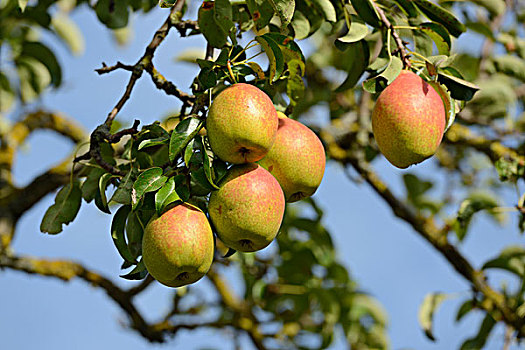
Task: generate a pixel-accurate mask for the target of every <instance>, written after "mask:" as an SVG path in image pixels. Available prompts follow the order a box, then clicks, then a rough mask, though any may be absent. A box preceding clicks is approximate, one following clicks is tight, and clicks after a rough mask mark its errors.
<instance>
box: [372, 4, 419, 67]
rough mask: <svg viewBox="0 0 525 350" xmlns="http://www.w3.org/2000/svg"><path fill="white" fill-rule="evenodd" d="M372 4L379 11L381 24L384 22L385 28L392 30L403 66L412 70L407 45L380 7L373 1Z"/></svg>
mask: <svg viewBox="0 0 525 350" xmlns="http://www.w3.org/2000/svg"><path fill="white" fill-rule="evenodd" d="M372 3H373V4H374V7H375V9H376V10H377V13H378V14H379V17H380V18H381V22H383V24H384V26H385V27H386V28H387V29H390V33H391V34H392V37H393V38H394V41H395V42H396V46H397V49H398V51H399V54H400V55H401V60H402V61H403V66H404V67H405V68H410V66H411V63H410V57H409V56H408V55H407V53H406V51H405V44H404V43H403V40H402V39H401V37H400V36H399V34H398V33H397V31H396V30H395V29H394V26H393V25H392V23H390V21H389V20H388V18H387V17H386V14H385V12H384V11H383V10H382V9H381V8H380V7H379V6H377V4H375V3H374V2H373V1H372Z"/></svg>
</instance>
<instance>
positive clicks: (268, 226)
mask: <svg viewBox="0 0 525 350" xmlns="http://www.w3.org/2000/svg"><path fill="white" fill-rule="evenodd" d="M219 187H220V189H219V190H217V191H214V192H212V194H211V196H210V201H209V204H208V212H209V214H210V219H211V221H212V222H213V225H214V226H215V229H216V231H217V236H218V237H219V239H220V240H221V241H222V242H223V243H224V244H225V245H226V246H228V247H230V248H233V249H235V250H238V251H241V252H254V251H257V250H260V249H263V248H265V247H266V246H268V245H269V244H270V243H271V242H272V241H273V239H274V238H275V237H276V236H277V233H278V232H279V228H280V227H281V222H282V220H283V215H284V206H285V200H284V194H283V191H282V189H281V186H280V185H279V182H277V180H276V179H275V178H274V177H273V176H272V174H270V173H269V172H268V171H266V170H265V169H264V168H263V167H261V166H259V165H257V164H254V163H248V164H242V165H234V166H233V167H232V168H230V169H229V170H228V174H227V175H226V177H225V178H224V179H223V180H222V181H221V183H220V185H219Z"/></svg>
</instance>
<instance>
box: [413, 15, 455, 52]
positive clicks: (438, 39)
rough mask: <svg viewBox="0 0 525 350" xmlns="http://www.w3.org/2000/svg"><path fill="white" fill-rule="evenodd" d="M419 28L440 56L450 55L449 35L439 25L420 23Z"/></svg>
mask: <svg viewBox="0 0 525 350" xmlns="http://www.w3.org/2000/svg"><path fill="white" fill-rule="evenodd" d="M419 28H421V30H422V31H423V32H424V33H426V34H427V35H428V36H429V37H430V38H432V40H433V41H434V43H435V44H436V47H437V49H438V52H439V54H440V55H449V54H450V45H451V43H450V35H449V34H448V31H447V30H446V29H445V27H443V26H442V25H441V24H439V23H431V22H430V23H421V24H420V25H419Z"/></svg>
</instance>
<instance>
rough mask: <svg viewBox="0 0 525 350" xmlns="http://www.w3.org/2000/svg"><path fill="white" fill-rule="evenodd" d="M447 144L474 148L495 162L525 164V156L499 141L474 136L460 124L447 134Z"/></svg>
mask: <svg viewBox="0 0 525 350" xmlns="http://www.w3.org/2000/svg"><path fill="white" fill-rule="evenodd" d="M445 142H446V143H450V144H453V145H462V146H468V147H472V148H474V149H476V150H478V151H480V152H482V153H484V154H486V155H487V156H488V157H489V158H490V159H491V160H492V161H493V162H495V161H496V160H498V159H500V158H510V159H516V160H519V161H521V162H522V163H523V164H525V156H523V155H520V154H518V153H517V152H516V151H515V150H513V149H512V148H509V147H506V146H505V145H503V144H502V143H501V142H499V141H495V140H489V139H486V138H484V137H482V136H477V135H475V134H473V133H472V132H471V131H470V129H469V128H467V127H465V126H462V125H460V124H457V123H455V124H453V125H452V126H451V127H450V129H449V130H448V131H447V133H446V134H445Z"/></svg>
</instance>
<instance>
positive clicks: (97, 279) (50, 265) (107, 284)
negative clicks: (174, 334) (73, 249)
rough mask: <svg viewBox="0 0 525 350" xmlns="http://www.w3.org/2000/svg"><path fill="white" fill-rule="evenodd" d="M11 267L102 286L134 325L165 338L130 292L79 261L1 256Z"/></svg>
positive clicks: (148, 335)
mask: <svg viewBox="0 0 525 350" xmlns="http://www.w3.org/2000/svg"><path fill="white" fill-rule="evenodd" d="M1 267H3V268H11V269H13V270H18V271H23V272H26V273H29V274H38V275H42V276H50V277H54V278H58V279H61V280H63V281H69V280H71V279H73V278H75V277H78V278H80V279H82V280H84V281H86V282H88V283H90V284H91V285H92V286H94V287H98V288H102V289H103V290H104V291H105V292H106V294H107V295H108V296H109V297H110V298H111V299H113V300H114V301H115V302H116V303H117V304H118V305H119V306H120V307H121V308H122V310H124V312H126V314H127V315H128V317H129V319H130V320H131V327H132V328H134V329H136V330H137V331H138V332H140V334H142V336H143V337H144V338H146V339H148V340H150V341H153V342H162V341H164V339H163V336H162V333H160V332H156V331H155V330H153V329H152V328H151V327H150V326H149V325H148V324H147V323H146V321H145V320H144V318H143V317H142V315H141V314H140V313H139V311H138V310H137V309H136V307H135V305H134V304H133V303H132V301H131V299H130V298H129V296H128V294H127V293H126V292H125V291H123V290H122V289H120V288H119V287H117V286H116V285H115V284H114V283H113V282H111V281H110V280H109V279H107V278H105V277H104V276H102V275H100V274H98V273H96V272H93V271H90V270H88V269H86V268H85V267H84V266H82V265H81V264H78V263H74V262H71V261H64V260H42V259H36V258H31V257H10V256H6V255H0V268H1Z"/></svg>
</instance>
